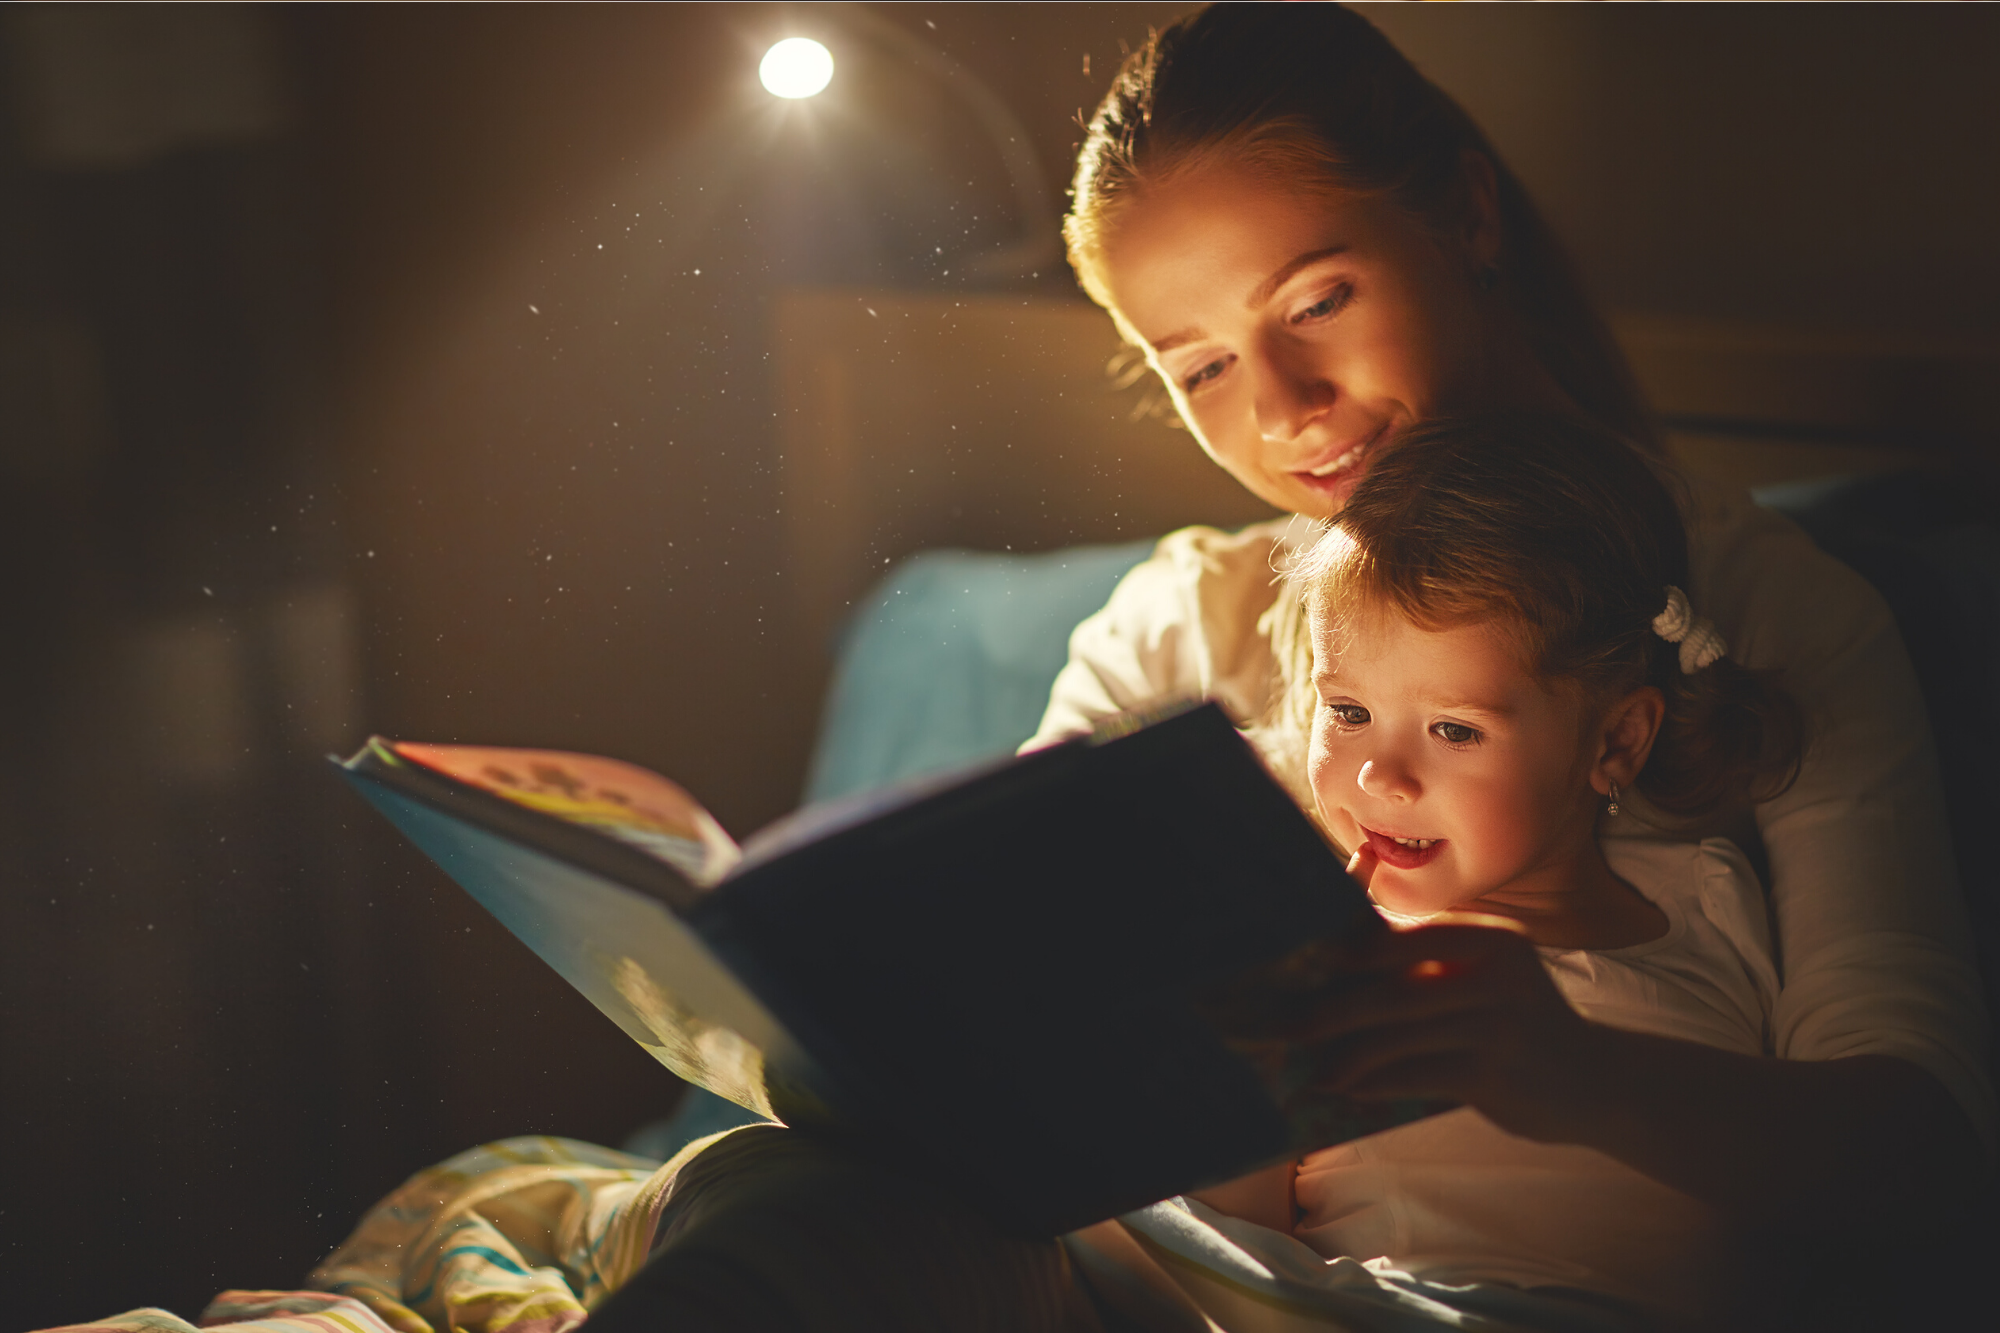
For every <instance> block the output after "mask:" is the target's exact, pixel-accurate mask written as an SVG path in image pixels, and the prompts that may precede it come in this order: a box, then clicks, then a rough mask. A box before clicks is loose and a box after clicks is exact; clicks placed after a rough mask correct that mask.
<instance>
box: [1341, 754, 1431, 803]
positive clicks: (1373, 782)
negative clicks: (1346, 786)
mask: <svg viewBox="0 0 2000 1333" xmlns="http://www.w3.org/2000/svg"><path fill="white" fill-rule="evenodd" d="M1354 782H1355V785H1356V786H1358V787H1360V788H1361V790H1362V791H1364V792H1366V793H1368V795H1370V796H1373V797H1374V798H1375V799H1376V800H1378V801H1392V802H1393V801H1414V800H1415V799H1417V794H1418V793H1419V792H1421V791H1422V790H1423V787H1422V785H1421V784H1419V783H1418V781H1417V775H1416V774H1415V773H1413V772H1411V771H1410V769H1409V766H1408V765H1405V764H1399V763H1397V762H1395V761H1394V760H1393V759H1370V760H1367V761H1365V762H1364V763H1363V764H1362V765H1361V771H1360V772H1359V773H1357V774H1355V777H1354Z"/></svg>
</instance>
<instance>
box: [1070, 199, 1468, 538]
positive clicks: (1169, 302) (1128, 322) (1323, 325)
mask: <svg viewBox="0 0 2000 1333" xmlns="http://www.w3.org/2000/svg"><path fill="white" fill-rule="evenodd" d="M1483 249H1484V247H1483V243H1482V242H1481V241H1480V240H1479V239H1478V237H1477V236H1473V237H1470V238H1468V240H1467V242H1466V244H1464V245H1447V244H1445V243H1443V242H1441V241H1440V240H1438V239H1437V238H1436V237H1435V236H1433V235H1432V234H1431V233H1430V232H1429V231H1427V230H1426V229H1424V228H1422V227H1419V226H1418V225H1416V224H1415V223H1414V222H1412V221H1411V219H1410V218H1409V217H1408V215H1407V214H1405V213H1403V212H1401V211H1400V210H1399V209H1397V208H1396V207H1395V206H1394V205H1393V204H1391V203H1390V202H1388V201H1387V200H1385V199H1380V198H1375V197H1364V196H1357V195H1346V194H1332V195H1329V194H1327V193H1325V192H1313V193H1307V192H1303V191H1295V190H1290V189H1286V188H1284V187H1282V186H1278V185H1274V184H1271V183H1269V182H1267V181H1265V180H1263V179H1261V178H1260V177H1258V176H1257V175H1255V174H1254V173H1251V172H1248V171H1244V170H1242V169H1240V168H1236V167H1231V166H1227V165H1224V166H1217V167H1212V168H1206V169H1202V170H1199V171H1196V172H1192V173H1190V174H1188V175H1186V176H1182V177H1179V178H1178V179H1174V180H1172V181H1170V182H1169V183H1168V184H1166V185H1164V186H1153V187H1148V188H1147V189H1146V191H1145V192H1144V194H1143V195H1142V196H1141V197H1140V198H1138V199H1136V200H1134V201H1133V202H1132V203H1131V204H1129V205H1128V206H1127V207H1126V209H1125V210H1124V212H1123V213H1122V214H1120V215H1119V217H1118V218H1117V220H1116V223H1115V226H1114V227H1113V229H1112V231H1111V233H1110V235H1109V236H1108V237H1107V239H1106V242H1105V244H1104V247H1103V251H1102V256H1101V263H1100V267H1099V271H1098V274H1097V276H1098V277H1099V278H1100V279H1101V280H1102V283H1103V285H1104V287H1105V289H1106V290H1107V292H1108V294H1109V296H1110V299H1111V304H1112V308H1113V313H1114V315H1115V316H1116V317H1117V318H1118V319H1119V321H1120V322H1121V324H1122V325H1123V326H1124V328H1125V331H1126V334H1127V336H1128V337H1134V336H1135V337H1136V338H1137V339H1138V340H1140V342H1141V345H1142V346H1143V347H1144V348H1145V349H1146V352H1147V355H1148V358H1149V360H1150V361H1151V363H1152V365H1153V368H1154V369H1155V370H1156V371H1157V372H1158V373H1159V375H1160V377H1161V378H1162V379H1163V380H1165V381H1166V385H1167V388H1168V391H1169V392H1170V393H1171V394H1172V395H1173V399H1174V405H1175V406H1176V407H1178V408H1179V409H1180V414H1181V418H1182V419H1183V420H1184V421H1185V422H1186V423H1187V424H1188V426H1189V427H1190V428H1191V429H1192V430H1193V431H1194V434H1195V438H1196V439H1198V440H1200V441H1201V446H1202V448H1203V449H1205V450H1207V451H1208V454H1209V456H1210V457H1212V458H1213V459H1215V461H1216V462H1218V463H1220V464H1221V465H1222V466H1223V467H1224V468H1226V469H1228V471H1229V473H1230V474H1231V475H1232V476H1234V477H1235V478H1236V479H1237V480H1238V481H1240V482H1241V483H1243V485H1244V486H1246V487H1248V488H1249V489H1250V490H1251V491H1252V492H1253V493H1255V494H1256V495H1257V496H1258V497H1260V498H1261V499H1263V500H1266V501H1268V502H1269V503H1271V504H1273V505H1275V506H1277V507H1278V508H1280V509H1286V510H1291V511H1293V512H1295V513H1301V514H1311V515H1314V516H1317V517H1329V516H1331V515H1332V514H1333V513H1335V512H1336V511H1337V510H1339V508H1340V507H1341V505H1343V504H1345V503H1346V500H1347V497H1348V495H1349V494H1350V493H1352V491H1353V489H1354V485H1355V483H1356V481H1358V480H1359V478H1360V476H1361V473H1362V471H1363V470H1364V469H1365V468H1366V467H1367V465H1368V453H1369V450H1371V449H1372V448H1374V447H1375V446H1376V445H1378V444H1379V443H1380V442H1381V441H1382V440H1383V438H1384V437H1385V436H1386V435H1388V434H1389V433H1390V432H1391V431H1392V430H1394V429H1395V428H1396V427H1398V426H1400V425H1402V424H1404V423H1406V422H1409V421H1412V420H1415V419H1417V418H1419V417H1425V416H1432V415H1436V414H1437V413H1439V412H1440V411H1443V410H1448V409H1450V408H1451V407H1453V406H1455V405H1459V404H1461V403H1463V404H1465V405H1468V406H1471V405H1479V404H1484V403H1486V402H1487V400H1488V397H1489V395H1487V394H1485V393H1484V389H1483V385H1484V382H1485V381H1486V380H1488V379H1490V378H1491V377H1490V376H1489V375H1488V373H1487V371H1488V362H1489V360H1490V358H1489V357H1488V356H1487V355H1486V350H1485V349H1486V348H1487V347H1488V346H1489V345H1490V343H1491V336H1492V330H1491V329H1490V328H1488V327H1487V325H1488V323H1489V321H1490V318H1491V312H1490V311H1488V310H1487V309H1486V307H1487V306H1488V305H1490V304H1491V302H1490V300H1485V299H1482V297H1483V294H1482V293H1480V292H1479V290H1478V287H1477V283H1476V277H1477V274H1478V271H1479V267H1480V264H1481V263H1483V262H1485V261H1486V259H1488V258H1490V256H1487V255H1485V254H1484V252H1483Z"/></svg>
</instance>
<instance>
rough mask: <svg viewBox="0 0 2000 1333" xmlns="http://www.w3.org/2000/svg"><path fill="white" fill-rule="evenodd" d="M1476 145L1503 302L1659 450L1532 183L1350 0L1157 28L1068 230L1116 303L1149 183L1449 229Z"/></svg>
mask: <svg viewBox="0 0 2000 1333" xmlns="http://www.w3.org/2000/svg"><path fill="white" fill-rule="evenodd" d="M1471 153H1477V154H1480V155H1481V156H1483V157H1485V159H1486V160H1487V161H1488V162H1490V163H1491V164H1492V166H1493V172H1494V176H1495V179H1496V182H1497V185H1498V192H1499V200H1498V203H1499V214H1500V232H1501V241H1500V245H1501V248H1500V256H1499V261H1498V263H1497V264H1496V265H1495V269H1496V273H1497V278H1498V286H1497V289H1496V293H1495V294H1496V295H1497V296H1499V297H1500V298H1501V299H1504V300H1506V301H1508V302H1509V303H1510V304H1511V305H1512V307H1513V309H1514V311H1515V313H1516V315H1517V316H1518V318H1519V319H1520V322H1521V325H1522V327H1523V328H1524V329H1525V330H1526V333H1527V337H1528V339H1529V343H1530V346H1531V348H1532V350H1533V351H1534V353H1535V355H1536V356H1537V357H1538V358H1539V360H1540V361H1541V363H1542V364H1543V366H1545V367H1546V368H1547V370H1548V372H1549V374H1550V376H1551V377H1552V378H1553V379H1554V380H1555V382H1556V383H1557V384H1558V385H1559V386H1561V388H1562V389H1563V390H1564V392H1566V393H1567V394H1568V395H1569V396H1570V398H1571V400H1572V401H1574V402H1575V403H1576V404H1577V406H1578V407H1579V408H1581V409H1582V410H1583V411H1584V413H1585V414H1587V415H1588V416H1590V417H1591V418H1592V419H1593V420H1595V421H1598V422H1601V423H1603V424H1604V425H1605V426H1608V427H1610V428H1611V429H1612V430H1614V431H1617V432H1618V433H1619V434H1620V435H1623V436H1625V437H1627V438H1628V439H1633V440H1638V441H1640V442H1641V443H1642V444H1643V445H1644V447H1646V448H1649V449H1655V450H1657V449H1658V447H1659V442H1658V439H1657V437H1656V435H1655V427H1654V424H1653V422H1652V419H1651V417H1650V415H1649V414H1648V412H1647V410H1646V405H1645V402H1644V399H1643V397H1642V396H1641V394H1640V392H1639V389H1638V386H1637V383H1636V382H1635V381H1634V380H1633V378H1632V372H1631V369H1630V367H1628V366H1627V365H1626V363H1625V358H1624V355H1623V354H1622V353H1621V352H1620V351H1619V350H1618V346H1617V344H1616V343H1615V342H1614V341H1613V340H1612V338H1611V334H1610V331H1609V330H1608V329H1607V328H1606V327H1605V325H1604V322H1603V320H1601V319H1600V318H1599V317H1598V316H1597V313H1596V311H1595V310H1594V309H1592V307H1591V304H1590V302H1589V301H1588V300H1587V299H1586V298H1585V296H1584V294H1583V288H1582V284H1581V282H1580V281H1579V280H1578V278H1577V275H1576V271H1575V269H1574V267H1573V266H1572V265H1571V263H1570V260H1569V257H1568V255H1567V253H1566V252H1565V251H1564V250H1563V247H1562V244H1561V243H1560V242H1559V241H1557V240H1556V238H1555V235H1554V233H1552V232H1551V231H1550V230H1549V228H1548V225H1547V224H1546V223H1544V222H1543V221H1542V219H1541V216H1540V215H1539V214H1538V213H1537V212H1536V211H1535V207H1534V205H1533V204H1532V203H1530V202H1529V200H1528V195H1527V192H1526V191H1525V190H1523V189H1522V188H1521V183H1520V181H1519V180H1518V179H1516V178H1515V176H1514V173H1513V172H1511V171H1509V170H1508V169H1507V166H1506V164H1505V163H1504V162H1502V161H1501V160H1500V156H1499V154H1497V153H1495V152H1494V151H1493V147H1492V145H1491V144H1489V143H1488V142H1487V141H1486V136H1485V135H1483V134H1481V133H1480V131H1479V127H1478V126H1476V125H1474V124H1473V123H1472V120H1471V118H1470V117H1469V116H1467V115H1466V114H1465V112H1464V111H1463V110H1461V109H1460V108H1459V106H1458V104H1457V103H1456V102H1454V101H1452V100H1451V98H1449V97H1447V96H1446V95H1445V94H1444V93H1443V92H1442V91H1440V90H1439V89H1438V88H1437V87H1436V85H1434V84H1432V83H1431V82H1430V81H1429V80H1427V79H1425V78H1424V77H1423V76H1422V75H1421V74H1419V73H1417V71H1416V69H1415V67H1414V66H1412V65H1411V64H1410V62H1409V61H1408V60H1405V59H1404V58H1403V55H1402V53H1401V52H1399V51H1397V50H1396V48H1395V47H1393V46H1391V45H1390V44H1389V41H1388V39H1387V38H1385V37H1383V36H1382V34H1381V33H1379V32H1377V31H1376V30H1375V28H1374V26H1373V25H1372V24H1370V23H1369V22H1368V21H1367V20H1366V19H1364V18H1362V17H1361V16H1360V15H1358V14H1356V13H1354V12H1352V11H1351V10H1347V9H1343V8H1341V7H1339V6H1337V5H1244V4H1219V5H1213V6H1210V7H1207V8H1204V9H1200V10H1197V11H1195V12H1194V13H1191V14H1188V15H1186V16H1184V17H1182V18H1180V19H1178V20H1176V21H1175V22H1174V23H1172V24H1170V25H1168V26H1167V27H1166V28H1165V29H1163V30H1161V31H1160V32H1157V33H1154V34H1153V35H1152V36H1151V37H1150V38H1149V39H1148V41H1147V42H1146V44H1145V45H1144V46H1142V47H1140V48H1139V49H1138V50H1137V51H1135V52H1133V53H1132V54H1131V56H1129V57H1128V58H1127V59H1126V61H1125V63H1124V65H1123V66H1122V67H1120V69H1119V71H1118V76H1117V78H1116V79H1115V80H1113V82H1112V85H1111V91H1110V92H1109V93H1107V94H1106V95H1105V98H1104V101H1103V102H1102V103H1101V104H1100V105H1099V106H1098V108H1097V112H1096V114H1095V115H1093V116H1092V117H1091V120H1090V125H1089V127H1088V131H1087V133H1086V135H1085V138H1084V142H1083V147H1082V149H1081V151H1080V152H1079V153H1078V155H1077V163H1076V180H1075V183H1074V187H1073V189H1072V191H1071V193H1072V195H1073V202H1072V204H1071V209H1070V214H1069V217H1068V218H1066V219H1065V220H1064V223H1063V236H1064V239H1065V240H1066V241H1067V242H1068V245H1069V256H1070V263H1071V264H1072V265H1073V266H1074V267H1075V269H1076V271H1077V275H1078V277H1079V279H1080V280H1081V281H1082V283H1083V285H1084V288H1085V290H1086V291H1088V292H1089V293H1090V295H1091V297H1092V298H1093V299H1094V300H1096V301H1097V302H1098V303H1099V304H1100V305H1104V306H1107V307H1108V306H1109V305H1110V304H1111V303H1110V301H1109V300H1108V299H1107V298H1106V293H1105V290H1104V287H1103V284H1102V282H1101V281H1100V280H1099V277H1098V271H1097V270H1098V263H1099V260H1100V257H1101V251H1102V247H1103V244H1104V240H1105V237H1106V234H1107V233H1108V232H1109V231H1110V230H1111V229H1112V227H1113V226H1114V225H1115V222H1116V219H1117V217H1118V215H1119V213H1120V211H1121V210H1122V209H1123V208H1124V207H1125V206H1127V205H1128V204H1129V203H1130V202H1131V201H1132V200H1133V199H1134V198H1135V197H1137V196H1139V195H1140V194H1142V193H1143V192H1144V189H1145V188H1146V187H1147V186H1148V185H1155V184H1159V183H1161V182H1164V181H1167V180H1169V179H1171V178H1173V177H1175V176H1176V175H1178V174H1179V173H1182V172H1186V171H1189V170H1191V169H1196V168H1199V167H1202V166H1204V165H1207V164H1210V163H1213V162H1216V161H1218V160H1222V161H1227V162H1229V163H1231V164H1232V165H1236V166H1240V167H1246V168H1248V169H1250V170H1253V171H1258V172H1262V173H1266V174H1268V175H1269V176H1270V177H1271V178H1273V179H1274V180H1277V181H1280V182H1283V183H1285V184H1287V185H1296V186H1300V187H1302V188H1306V189H1320V190H1326V189H1332V190H1339V191H1343V192H1351V193H1362V194H1374V195H1386V196H1387V197H1388V198H1390V199H1391V200H1393V201H1394V202H1395V203H1396V204H1398V205H1399V206H1400V207H1401V208H1402V209H1403V210H1404V211H1405V212H1406V213H1408V214H1409V216H1410V217H1411V218H1412V220H1413V221H1415V222H1416V223H1417V224H1418V225H1420V226H1424V227H1426V228H1428V229H1430V230H1432V231H1433V232H1434V233H1436V234H1438V235H1440V236H1444V235H1449V234H1453V233H1455V232H1459V231H1460V230H1461V229H1462V227H1463V225H1464V224H1465V223H1466V222H1467V221H1468V220H1469V212H1470V208H1471V200H1470V196H1469V194H1468V192H1467V182H1466V158H1467V155H1468V154H1471Z"/></svg>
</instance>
